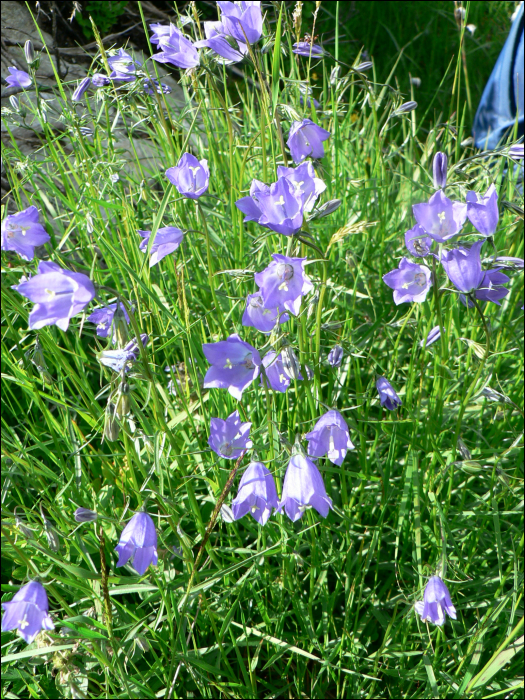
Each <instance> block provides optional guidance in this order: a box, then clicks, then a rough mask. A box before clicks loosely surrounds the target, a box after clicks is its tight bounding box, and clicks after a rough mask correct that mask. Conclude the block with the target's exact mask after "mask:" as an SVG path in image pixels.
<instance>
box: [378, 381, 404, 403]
mask: <svg viewBox="0 0 525 700" xmlns="http://www.w3.org/2000/svg"><path fill="white" fill-rule="evenodd" d="M376 389H377V391H378V393H379V399H380V401H381V406H384V407H385V408H387V409H388V410H389V411H395V410H396V408H397V407H398V406H401V399H400V398H399V396H398V395H397V394H396V392H395V391H394V389H393V387H392V384H390V382H389V381H388V379H386V378H385V377H378V379H377V381H376Z"/></svg>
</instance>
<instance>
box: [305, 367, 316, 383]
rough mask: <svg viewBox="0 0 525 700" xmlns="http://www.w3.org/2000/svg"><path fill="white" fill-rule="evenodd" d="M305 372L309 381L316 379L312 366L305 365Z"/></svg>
mask: <svg viewBox="0 0 525 700" xmlns="http://www.w3.org/2000/svg"><path fill="white" fill-rule="evenodd" d="M304 371H305V372H306V378H307V379H308V381H312V379H313V378H314V371H313V369H312V368H311V367H310V365H305V366H304Z"/></svg>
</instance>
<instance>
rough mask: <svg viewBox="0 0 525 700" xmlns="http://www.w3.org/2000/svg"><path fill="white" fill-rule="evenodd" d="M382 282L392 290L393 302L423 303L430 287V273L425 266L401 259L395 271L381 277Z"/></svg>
mask: <svg viewBox="0 0 525 700" xmlns="http://www.w3.org/2000/svg"><path fill="white" fill-rule="evenodd" d="M383 281H384V283H385V284H387V285H388V286H389V287H391V288H392V289H393V290H394V302H395V303H396V304H404V303H405V302H411V301H415V302H417V303H421V302H423V301H425V299H426V297H427V294H428V290H429V289H430V287H431V286H432V273H431V272H430V270H429V269H428V267H427V266H426V265H419V264H418V263H413V262H410V261H409V260H407V259H406V258H403V259H402V260H401V262H400V263H399V268H398V269H397V270H392V272H387V274H386V275H383Z"/></svg>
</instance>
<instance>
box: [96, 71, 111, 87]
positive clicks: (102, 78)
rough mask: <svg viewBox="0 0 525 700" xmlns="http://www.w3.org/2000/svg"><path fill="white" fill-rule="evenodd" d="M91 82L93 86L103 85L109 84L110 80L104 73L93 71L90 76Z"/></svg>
mask: <svg viewBox="0 0 525 700" xmlns="http://www.w3.org/2000/svg"><path fill="white" fill-rule="evenodd" d="M91 82H92V84H93V85H94V86H95V87H105V86H106V85H109V84H110V82H111V80H110V79H109V78H108V77H107V75H104V73H95V74H94V75H93V77H92V78H91Z"/></svg>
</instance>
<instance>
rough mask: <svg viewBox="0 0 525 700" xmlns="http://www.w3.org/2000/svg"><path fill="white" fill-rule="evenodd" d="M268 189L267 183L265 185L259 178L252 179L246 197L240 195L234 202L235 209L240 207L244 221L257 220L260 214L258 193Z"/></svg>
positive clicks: (261, 193) (265, 191)
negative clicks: (248, 193)
mask: <svg viewBox="0 0 525 700" xmlns="http://www.w3.org/2000/svg"><path fill="white" fill-rule="evenodd" d="M269 191H270V187H269V185H265V183H264V182H261V181H260V180H255V179H254V180H252V184H251V185H250V195H249V196H248V197H241V199H238V200H237V201H236V202H235V206H236V207H237V209H240V211H242V213H243V214H244V221H245V222H246V221H257V222H258V221H259V219H260V218H261V216H262V212H261V209H260V207H259V203H258V202H259V195H264V194H265V193H267V192H269Z"/></svg>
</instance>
